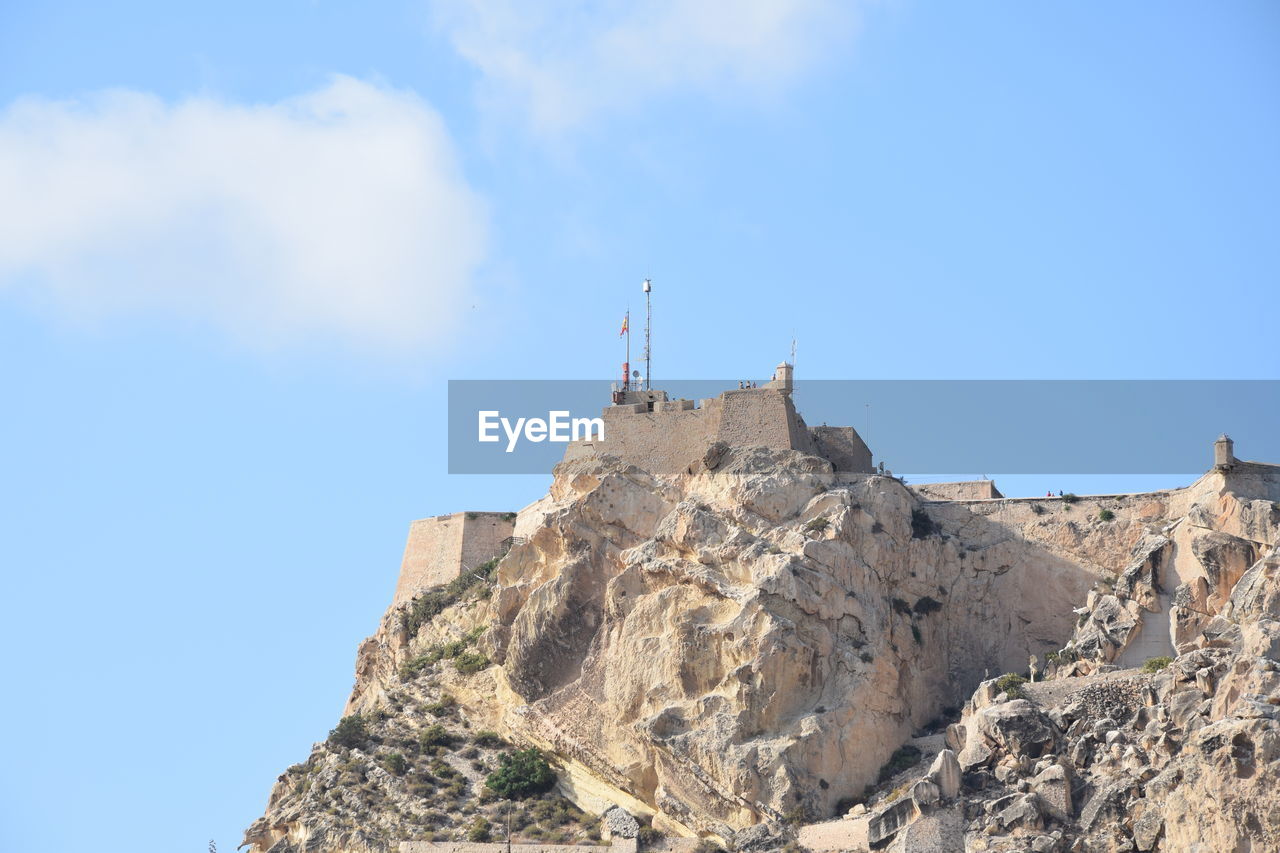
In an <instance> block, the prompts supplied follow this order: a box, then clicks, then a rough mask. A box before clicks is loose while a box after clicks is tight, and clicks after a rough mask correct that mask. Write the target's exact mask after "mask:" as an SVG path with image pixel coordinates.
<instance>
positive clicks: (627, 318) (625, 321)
mask: <svg viewBox="0 0 1280 853" xmlns="http://www.w3.org/2000/svg"><path fill="white" fill-rule="evenodd" d="M630 322H631V314H629V313H628V314H624V315H623V316H622V330H621V331H620V332H618V337H622V336H623V335H625V334H626V333H627V324H628V323H630Z"/></svg>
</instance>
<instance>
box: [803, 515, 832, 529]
mask: <svg viewBox="0 0 1280 853" xmlns="http://www.w3.org/2000/svg"><path fill="white" fill-rule="evenodd" d="M830 526H831V519H829V518H825V517H823V516H821V515H820V516H818V517H817V518H811V519H809V521H808V523H807V524H805V526H804V529H805V530H814V531H820V530H826V529H827V528H828V527H830Z"/></svg>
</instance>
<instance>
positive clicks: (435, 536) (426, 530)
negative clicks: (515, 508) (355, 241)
mask: <svg viewBox="0 0 1280 853" xmlns="http://www.w3.org/2000/svg"><path fill="white" fill-rule="evenodd" d="M515 524H516V514H515V513H514V512H455V513H453V514H451V515H437V516H435V517H434V518H423V519H419V520H418V521H414V522H412V523H410V525H409V539H408V541H407V542H406V543H405V546H404V559H403V560H402V561H401V563H400V579H399V581H397V583H396V594H395V599H394V601H393V604H403V603H404V602H407V601H412V600H413V598H414V596H416V595H417V594H418V593H420V592H422V591H423V590H425V589H428V588H430V587H433V586H438V585H439V584H444V583H448V582H449V581H451V580H453V579H454V578H456V577H457V576H458V575H459V574H461V573H462V572H463V571H467V570H470V569H474V568H475V567H476V566H479V565H480V564H481V563H483V562H485V561H486V560H489V559H491V558H493V557H495V556H498V555H499V554H500V553H502V550H503V540H505V539H508V538H509V537H511V536H512V534H513V532H514V531H515Z"/></svg>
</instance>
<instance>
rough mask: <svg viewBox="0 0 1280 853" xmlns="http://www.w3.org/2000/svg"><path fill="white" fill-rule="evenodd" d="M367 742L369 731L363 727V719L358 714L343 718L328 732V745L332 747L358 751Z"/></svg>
mask: <svg viewBox="0 0 1280 853" xmlns="http://www.w3.org/2000/svg"><path fill="white" fill-rule="evenodd" d="M368 742H369V730H368V728H367V726H366V725H365V721H364V717H362V716H360V715H359V714H352V715H351V716H349V717H343V718H342V719H341V720H339V721H338V725H336V726H335V727H334V728H333V729H332V730H331V731H330V732H329V743H330V745H332V746H345V747H348V748H351V749H359V748H361V747H363V746H365V745H366V744H367V743H368Z"/></svg>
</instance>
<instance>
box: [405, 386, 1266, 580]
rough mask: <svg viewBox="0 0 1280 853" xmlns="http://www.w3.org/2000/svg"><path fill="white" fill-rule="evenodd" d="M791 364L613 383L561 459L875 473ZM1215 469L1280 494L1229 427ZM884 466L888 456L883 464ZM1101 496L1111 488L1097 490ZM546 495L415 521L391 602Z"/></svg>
mask: <svg viewBox="0 0 1280 853" xmlns="http://www.w3.org/2000/svg"><path fill="white" fill-rule="evenodd" d="M793 370H794V368H793V366H792V365H791V364H788V363H786V362H783V363H782V364H779V365H778V366H777V368H776V369H775V370H774V374H773V379H772V380H770V381H768V382H766V383H764V384H763V385H761V386H759V387H744V388H737V389H731V390H728V391H725V392H723V393H721V394H720V396H719V397H709V398H705V399H702V400H698V401H694V400H684V399H675V400H673V399H670V398H669V397H668V395H667V393H666V392H665V391H661V390H655V389H639V388H634V387H631V386H630V385H629V384H628V385H626V386H624V387H623V388H621V389H618V388H617V387H615V389H614V391H613V395H612V402H611V404H610V405H608V406H605V407H604V409H603V412H602V415H603V419H604V423H605V430H604V435H605V438H604V439H593V440H582V441H576V442H572V443H570V444H569V445H568V447H567V448H566V450H565V456H564V458H565V459H566V460H570V459H580V458H584V457H587V456H592V455H610V456H615V457H617V458H619V459H621V460H622V461H624V462H628V463H630V464H633V465H635V466H636V467H638V468H642V469H644V470H646V471H648V472H649V473H651V474H654V475H656V476H660V477H671V476H675V475H678V474H680V473H681V472H683V471H686V470H688V469H689V468H690V466H691V464H692V463H693V462H694V460H697V459H700V458H701V457H702V456H703V454H704V453H705V452H706V450H707V448H708V447H710V446H711V445H712V444H715V443H716V442H723V443H724V444H727V445H730V446H763V447H769V448H773V449H782V450H797V451H800V452H803V453H807V454H810V455H814V456H820V457H822V458H824V459H826V460H827V461H828V462H830V463H831V465H832V467H833V468H834V470H835V471H836V473H837V474H840V475H843V476H844V477H847V478H858V477H864V476H868V475H870V474H873V473H876V468H875V467H873V465H872V456H871V451H870V449H868V447H867V445H866V443H865V442H864V441H863V440H862V437H861V436H860V435H858V433H857V431H856V430H855V429H853V427H829V426H820V427H812V428H811V427H809V426H808V425H806V424H805V422H804V418H803V417H801V416H800V414H799V412H797V411H796V408H795V404H794V403H793V402H792V399H791V393H792V390H793V385H792V376H793ZM1213 463H1214V467H1213V471H1215V472H1217V473H1219V474H1228V473H1229V474H1230V475H1231V478H1232V482H1233V487H1234V488H1236V489H1238V490H1240V493H1241V494H1242V495H1247V496H1251V497H1266V498H1267V499H1268V500H1280V473H1278V472H1280V469H1278V468H1277V467H1276V466H1274V465H1262V464H1260V463H1252V462H1243V461H1241V460H1238V459H1236V457H1235V452H1234V445H1233V443H1232V441H1231V439H1230V438H1228V437H1227V436H1225V435H1223V436H1221V437H1220V438H1218V439H1217V441H1215V442H1214V445H1213ZM881 472H883V463H881ZM910 488H911V489H912V491H914V492H915V493H916V494H917V495H919V496H920V498H922V499H923V500H925V501H946V502H968V501H977V502H985V501H997V500H999V501H1005V502H1007V503H1008V505H1010V506H1016V505H1018V504H1020V503H1022V502H1024V501H1026V500H1031V499H1020V498H1012V499H1006V498H1005V497H1004V495H1002V494H1001V493H1000V491H999V490H998V489H997V488H996V486H995V483H994V482H993V481H991V480H975V481H968V482H955V483H926V484H921V485H912V486H911V487H910ZM1099 497H1104V496H1099ZM540 503H541V502H540V501H539V502H535V503H534V504H530V505H529V506H527V507H525V508H524V509H522V510H521V511H520V512H518V513H517V512H456V513H452V514H450V515H441V516H436V517H434V518H424V519H420V520H417V521H414V522H412V523H411V524H410V526H409V537H408V541H407V542H406V544H405V550H404V558H403V560H402V562H401V565H400V576H399V580H398V581H397V584H396V591H395V598H394V604H397V605H398V604H403V603H407V602H409V601H412V600H413V598H414V597H415V596H417V595H418V594H420V593H421V592H423V591H424V590H426V589H429V588H431V587H433V586H437V585H440V584H444V583H448V582H449V581H451V580H453V579H454V578H456V577H457V576H458V575H459V574H460V573H462V572H467V571H471V570H474V569H475V568H476V567H477V566H479V565H481V564H482V563H484V562H485V561H486V560H489V559H491V558H493V557H495V556H499V555H501V554H503V553H505V551H506V550H507V549H508V548H510V547H511V545H512V543H513V542H517V541H519V540H520V539H521V534H522V532H525V531H528V530H531V529H533V528H535V527H536V526H537V525H538V523H539V522H540V521H541V518H542V512H541V510H540Z"/></svg>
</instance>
